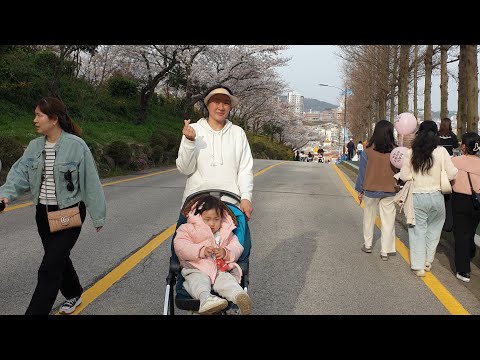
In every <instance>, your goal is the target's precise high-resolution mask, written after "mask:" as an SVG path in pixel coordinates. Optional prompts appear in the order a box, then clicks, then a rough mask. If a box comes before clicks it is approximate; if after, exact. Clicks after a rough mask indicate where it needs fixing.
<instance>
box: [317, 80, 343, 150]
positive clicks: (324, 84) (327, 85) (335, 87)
mask: <svg viewBox="0 0 480 360" xmlns="http://www.w3.org/2000/svg"><path fill="white" fill-rule="evenodd" d="M318 86H326V87H332V88H335V89H338V90H340V91H343V94H344V96H345V100H344V108H343V121H344V123H345V133H346V132H347V90H348V89H347V88H345V89H341V88H339V87H337V86H333V85H327V84H318ZM345 133H344V134H343V147H344V150H345V145H346V142H347V141H346V139H345V135H346V134H345ZM338 138H339V139H340V132H339V133H338ZM338 143H339V145H340V140H339V141H338Z"/></svg>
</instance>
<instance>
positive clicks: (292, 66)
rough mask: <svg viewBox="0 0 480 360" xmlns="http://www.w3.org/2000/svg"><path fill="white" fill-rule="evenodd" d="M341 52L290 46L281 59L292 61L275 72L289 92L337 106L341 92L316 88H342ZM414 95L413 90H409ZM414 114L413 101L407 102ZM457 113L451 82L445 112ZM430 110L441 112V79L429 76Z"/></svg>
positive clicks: (325, 47)
mask: <svg viewBox="0 0 480 360" xmlns="http://www.w3.org/2000/svg"><path fill="white" fill-rule="evenodd" d="M339 52H340V51H339V49H338V48H337V47H336V46H334V45H291V46H290V49H288V50H284V51H282V55H283V56H286V57H291V60H290V62H289V65H287V66H284V67H281V68H279V69H278V70H277V72H278V73H279V74H280V75H281V76H282V78H283V79H284V81H285V82H286V83H287V84H289V90H290V91H296V92H298V93H300V95H303V96H304V97H306V98H313V99H317V100H321V101H326V102H328V103H331V104H337V105H338V104H339V99H340V98H341V97H342V95H341V92H340V90H338V89H335V88H331V87H324V86H318V84H320V83H321V84H327V85H331V86H336V87H339V88H343V80H342V77H341V76H342V72H341V62H342V61H343V60H342V59H341V58H340V57H339V56H338V55H336V54H338V53H339ZM456 64H457V63H453V64H449V70H450V71H453V73H455V74H456V73H457V70H456V69H457V65H456ZM410 91H411V92H412V93H413V89H411V90H410ZM418 91H419V93H420V94H422V95H421V96H419V97H418V107H419V108H423V79H420V81H419V82H418ZM410 108H411V110H413V100H412V99H410ZM456 109H457V84H456V82H455V80H454V79H453V78H451V77H450V78H449V83H448V110H449V111H456ZM432 110H433V111H440V76H438V75H435V74H434V75H433V76H432Z"/></svg>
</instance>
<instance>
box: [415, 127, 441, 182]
mask: <svg viewBox="0 0 480 360" xmlns="http://www.w3.org/2000/svg"><path fill="white" fill-rule="evenodd" d="M437 135H438V127H437V124H436V123H435V121H432V120H425V121H423V122H422V123H421V124H420V127H419V128H418V132H417V135H416V136H415V139H414V140H413V143H412V167H413V170H415V171H416V172H421V173H422V174H423V173H425V172H426V173H428V171H429V170H430V169H431V168H432V166H433V156H432V152H433V150H435V149H436V148H437V146H438V144H439V140H438V136H437Z"/></svg>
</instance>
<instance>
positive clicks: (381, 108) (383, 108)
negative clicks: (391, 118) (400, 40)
mask: <svg viewBox="0 0 480 360" xmlns="http://www.w3.org/2000/svg"><path fill="white" fill-rule="evenodd" d="M378 52H379V53H380V54H379V55H380V56H379V58H380V59H381V63H380V64H378V66H379V67H380V68H381V69H382V72H381V73H380V84H379V85H380V86H379V87H378V88H379V89H380V91H379V94H378V117H379V119H386V118H387V95H388V91H387V89H388V61H389V56H388V55H389V46H378ZM362 138H363V137H362Z"/></svg>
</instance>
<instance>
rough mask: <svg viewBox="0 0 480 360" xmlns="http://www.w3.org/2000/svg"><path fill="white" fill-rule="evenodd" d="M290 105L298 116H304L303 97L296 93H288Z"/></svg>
mask: <svg viewBox="0 0 480 360" xmlns="http://www.w3.org/2000/svg"><path fill="white" fill-rule="evenodd" d="M288 103H289V104H290V105H292V106H293V112H294V113H295V114H297V115H303V95H300V94H299V93H297V92H295V91H291V92H289V93H288Z"/></svg>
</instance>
